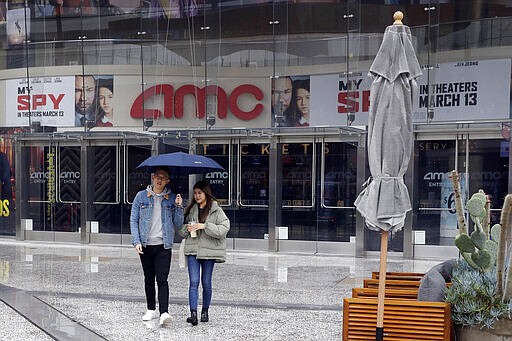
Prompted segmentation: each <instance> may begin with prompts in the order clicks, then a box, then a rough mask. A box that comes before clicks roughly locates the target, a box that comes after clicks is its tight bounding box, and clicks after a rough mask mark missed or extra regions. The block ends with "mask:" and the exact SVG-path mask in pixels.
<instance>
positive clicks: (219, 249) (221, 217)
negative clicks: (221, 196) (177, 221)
mask: <svg viewBox="0 0 512 341" xmlns="http://www.w3.org/2000/svg"><path fill="white" fill-rule="evenodd" d="M197 215H198V209H197V204H196V205H194V206H192V208H191V209H190V212H189V214H188V216H186V217H185V219H184V220H183V221H184V225H183V226H182V227H181V229H180V230H179V231H178V233H179V234H180V236H182V237H186V238H187V239H186V241H185V255H195V256H196V257H197V259H215V262H217V263H223V262H225V261H226V235H227V234H228V231H229V219H228V217H227V216H226V214H225V213H224V211H223V210H222V208H221V207H220V206H219V204H217V202H216V201H214V202H212V208H211V210H210V212H209V213H208V217H206V221H205V222H204V230H197V238H192V237H190V232H188V230H187V223H188V222H189V221H199V219H198V217H197Z"/></svg>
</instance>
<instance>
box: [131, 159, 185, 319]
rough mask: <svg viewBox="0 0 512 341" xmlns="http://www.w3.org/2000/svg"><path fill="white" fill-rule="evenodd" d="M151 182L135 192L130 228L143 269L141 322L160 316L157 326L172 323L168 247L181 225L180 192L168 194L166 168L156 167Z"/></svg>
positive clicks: (169, 248)
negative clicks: (145, 309) (143, 307)
mask: <svg viewBox="0 0 512 341" xmlns="http://www.w3.org/2000/svg"><path fill="white" fill-rule="evenodd" d="M151 180H152V185H149V186H148V187H147V188H146V189H145V190H142V191H140V192H138V193H137V195H136V196H135V199H134V200H133V204H132V211H131V215H130V230H131V234H132V245H133V246H134V247H135V251H137V253H138V254H139V256H140V260H141V263H142V269H143V271H144V289H145V292H146V303H147V309H148V310H147V311H146V313H145V314H144V316H142V320H143V321H150V320H152V319H155V318H157V317H160V325H161V326H164V325H167V324H169V323H170V322H171V316H170V315H169V312H168V306H169V284H168V282H167V277H168V276H169V270H170V267H171V248H172V245H173V242H174V230H175V228H176V227H181V226H182V225H183V207H182V199H181V195H180V194H174V193H171V191H170V189H169V188H168V187H167V185H168V184H169V172H168V170H167V168H165V167H162V168H157V169H156V170H155V171H154V173H153V174H152V175H151ZM155 278H156V283H157V286H158V309H159V311H158V312H157V311H156V302H155V294H156V292H155Z"/></svg>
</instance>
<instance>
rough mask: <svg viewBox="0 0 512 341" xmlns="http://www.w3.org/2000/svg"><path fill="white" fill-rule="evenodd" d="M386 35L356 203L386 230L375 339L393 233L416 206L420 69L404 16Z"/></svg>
mask: <svg viewBox="0 0 512 341" xmlns="http://www.w3.org/2000/svg"><path fill="white" fill-rule="evenodd" d="M393 18H394V19H395V22H394V24H393V25H391V26H388V27H387V28H386V31H385V32H384V37H383V39H382V44H381V46H380V49H379V51H378V52H377V56H376V57H375V59H374V61H373V63H372V66H371V67H370V73H369V76H370V77H371V78H372V79H373V82H372V85H371V88H370V112H369V119H368V140H367V146H368V163H369V166H370V172H371V179H369V181H367V185H366V186H365V188H364V189H363V190H362V191H361V193H360V194H359V196H358V197H357V199H356V201H355V203H354V204H355V206H356V208H357V210H358V211H359V213H361V215H362V216H363V217H364V219H365V223H366V225H367V227H368V228H369V229H371V230H375V231H381V251H380V269H379V292H378V306H377V327H376V340H382V338H383V335H384V328H383V325H384V290H385V281H386V261H387V245H388V236H389V231H392V232H393V231H399V230H400V229H402V227H403V226H404V222H405V215H406V213H407V212H408V211H410V210H411V202H410V198H409V193H408V191H407V187H406V185H405V183H404V179H403V176H404V174H405V172H406V171H407V165H408V163H409V160H410V157H411V152H412V148H413V133H412V117H411V111H412V101H413V98H414V97H415V94H416V91H417V87H418V85H417V82H416V79H417V78H418V77H419V76H420V75H421V69H420V65H419V63H418V60H417V58H416V54H415V52H414V47H413V45H412V42H411V31H410V29H409V27H407V26H405V25H402V22H401V19H402V18H403V14H402V13H401V12H396V13H395V15H394V16H393Z"/></svg>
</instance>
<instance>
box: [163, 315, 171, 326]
mask: <svg viewBox="0 0 512 341" xmlns="http://www.w3.org/2000/svg"><path fill="white" fill-rule="evenodd" d="M171 322H172V317H171V315H169V314H168V313H163V314H162V315H160V326H161V327H164V326H168V325H169V324H170V323H171Z"/></svg>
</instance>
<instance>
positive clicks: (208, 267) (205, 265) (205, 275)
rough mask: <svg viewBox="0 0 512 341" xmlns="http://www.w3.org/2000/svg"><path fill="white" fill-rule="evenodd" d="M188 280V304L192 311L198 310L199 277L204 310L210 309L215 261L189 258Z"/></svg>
mask: <svg viewBox="0 0 512 341" xmlns="http://www.w3.org/2000/svg"><path fill="white" fill-rule="evenodd" d="M187 263H188V278H189V281H190V286H189V288H188V303H189V305H190V310H197V299H198V295H199V290H198V289H199V275H201V285H202V286H203V309H208V308H209V307H210V302H211V301H212V274H213V265H214V264H215V260H214V259H196V256H187Z"/></svg>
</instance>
